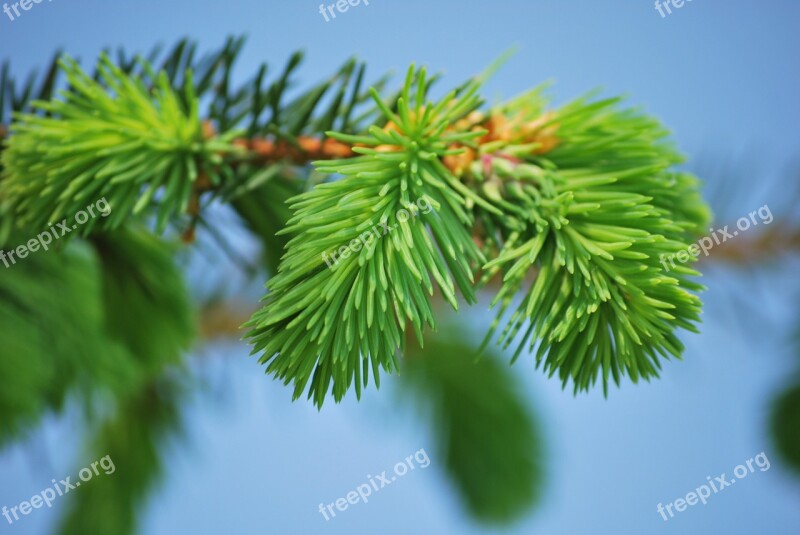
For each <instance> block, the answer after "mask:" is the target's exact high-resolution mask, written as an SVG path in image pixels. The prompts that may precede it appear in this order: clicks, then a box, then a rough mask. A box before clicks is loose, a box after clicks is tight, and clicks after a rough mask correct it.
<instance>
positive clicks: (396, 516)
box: [0, 0, 800, 535]
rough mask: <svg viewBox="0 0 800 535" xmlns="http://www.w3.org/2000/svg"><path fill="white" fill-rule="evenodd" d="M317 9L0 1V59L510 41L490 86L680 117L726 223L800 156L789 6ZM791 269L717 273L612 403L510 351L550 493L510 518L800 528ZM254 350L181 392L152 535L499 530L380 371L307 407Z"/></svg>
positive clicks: (205, 372) (5, 456) (310, 62)
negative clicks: (411, 461)
mask: <svg viewBox="0 0 800 535" xmlns="http://www.w3.org/2000/svg"><path fill="white" fill-rule="evenodd" d="M318 7H319V2H312V1H306V0H292V1H289V0H284V1H281V2H277V1H255V0H237V1H231V2H225V3H223V2H217V1H207V0H194V1H188V0H172V1H170V2H156V1H153V0H140V1H138V2H135V3H134V2H124V3H123V2H118V1H117V2H115V1H110V2H99V1H72V0H53V1H52V2H47V1H45V2H42V3H40V4H36V5H34V6H33V8H32V9H31V10H30V11H28V12H25V14H24V15H23V16H22V17H21V18H19V19H18V20H15V21H13V22H12V21H10V20H8V18H7V17H6V16H5V15H2V13H0V59H3V60H5V59H9V58H10V59H11V60H12V67H13V70H14V72H15V73H17V74H22V73H27V72H28V70H29V69H31V68H33V67H36V66H42V65H44V64H45V63H46V61H47V60H48V59H49V57H50V56H51V55H52V53H53V51H54V50H55V49H56V48H57V47H63V48H64V49H65V50H66V51H68V52H69V53H71V54H72V55H74V56H78V57H81V58H84V60H88V59H90V58H94V57H95V56H96V55H97V53H98V52H99V50H100V49H101V48H103V47H105V46H112V47H116V46H118V45H123V46H124V47H125V48H126V49H129V50H149V48H150V47H151V46H152V45H153V44H154V43H156V42H164V43H166V44H169V43H171V42H174V41H175V40H177V38H179V37H182V36H189V37H192V38H195V39H198V40H199V41H200V43H201V45H202V46H205V47H209V48H210V47H213V46H217V45H219V44H221V43H222V42H223V41H224V39H225V37H226V36H228V35H231V34H234V35H239V34H247V35H248V36H249V41H248V44H247V45H246V47H245V50H244V53H243V55H242V58H241V61H240V63H239V66H238V69H239V70H238V72H237V73H238V75H239V76H241V77H242V78H244V77H246V76H249V75H250V74H252V73H253V72H254V71H255V68H256V66H257V64H258V63H260V62H261V61H268V62H270V63H274V64H275V65H280V64H281V63H282V62H283V61H284V60H285V59H286V58H287V57H288V56H289V54H290V53H291V52H292V51H293V50H295V49H297V48H305V49H306V50H307V52H308V55H307V63H306V65H305V67H304V68H303V69H301V71H300V72H301V76H302V77H303V79H304V81H305V82H307V83H309V84H310V83H313V82H316V81H318V80H319V79H321V78H323V77H324V76H326V75H327V74H329V73H330V72H332V71H333V70H334V69H335V68H336V67H337V66H338V65H340V64H341V63H342V62H343V61H344V60H345V59H346V58H347V57H349V56H350V55H353V54H356V55H358V56H359V57H360V58H362V59H364V60H366V61H367V63H368V65H369V72H370V73H372V75H373V76H378V75H379V74H381V73H383V72H385V71H387V70H392V69H393V70H395V72H398V73H402V72H403V71H404V70H405V68H406V67H407V66H408V64H409V63H410V62H417V63H424V64H427V65H428V66H429V67H430V68H431V69H432V70H441V71H442V72H444V73H445V75H446V78H445V82H444V83H443V84H442V86H443V87H444V86H446V85H447V84H448V82H450V83H453V84H455V83H458V82H460V81H461V80H463V79H464V78H466V77H468V76H470V75H472V74H474V73H476V72H478V71H479V70H481V69H482V68H483V67H484V66H486V65H487V64H488V63H489V62H490V61H491V60H492V59H494V58H495V57H497V56H498V55H499V54H500V53H501V52H502V51H504V50H506V49H508V48H509V47H511V46H513V45H516V46H518V47H519V52H518V53H517V55H516V56H514V57H513V58H512V60H511V61H510V62H509V63H508V64H507V65H506V66H505V68H503V69H502V70H501V71H499V72H498V73H497V75H496V76H495V77H494V78H493V79H492V80H491V81H490V82H489V83H488V84H487V88H486V91H485V94H486V95H487V96H488V97H489V98H490V99H499V98H502V97H509V96H512V95H514V94H516V93H519V92H521V91H523V90H525V89H527V88H529V87H531V86H533V85H536V84H538V83H540V82H542V81H544V80H550V79H552V80H554V81H555V82H556V85H555V86H554V88H553V90H552V92H553V94H554V95H555V99H556V101H557V102H564V101H565V100H567V99H569V98H572V97H575V96H578V95H580V94H581V93H583V92H585V91H587V90H589V89H592V88H595V87H598V86H601V87H603V88H604V89H605V90H606V92H607V93H609V94H617V93H624V94H626V95H629V96H630V101H631V102H633V103H635V104H637V105H642V106H644V107H645V108H646V109H647V110H648V111H650V112H651V113H653V114H655V115H656V116H658V117H659V118H661V119H662V120H663V121H664V122H665V123H666V124H667V125H668V126H669V127H670V128H671V129H672V130H673V132H674V135H675V139H676V140H677V143H678V145H679V146H680V147H681V149H682V150H683V151H684V152H686V153H687V154H689V155H690V165H696V162H698V160H701V161H706V162H707V161H713V162H722V163H725V164H727V165H728V166H729V168H730V170H731V171H732V172H733V175H731V177H727V176H723V177H721V180H720V183H721V184H723V185H724V187H725V188H728V189H731V190H741V189H742V187H743V185H746V186H747V191H748V193H747V194H744V195H738V196H737V195H734V197H737V198H738V199H740V200H739V201H738V202H739V204H738V205H737V204H734V205H733V206H730V205H729V206H727V207H726V209H725V210H718V212H720V213H722V214H726V215H728V216H729V217H732V218H733V219H735V218H737V217H739V216H741V215H744V214H746V213H747V212H748V211H751V210H754V209H756V208H758V207H760V206H762V205H764V204H770V206H777V205H779V204H780V202H781V201H783V200H785V199H784V197H783V196H782V195H781V190H780V189H778V190H774V189H773V190H767V189H766V188H761V187H760V186H761V185H762V184H765V183H767V182H768V181H769V180H770V179H772V178H774V177H775V176H777V175H778V174H779V173H782V172H785V171H786V169H787V168H788V166H789V164H790V163H791V162H792V161H794V162H796V161H798V160H797V156H798V154H800V151H798V149H800V134H798V128H797V125H798V124H800V106H798V104H797V96H798V95H800V74H799V73H798V69H797V58H798V51H800V32H798V31H797V24H798V21H800V3H797V2H794V1H790V0H773V1H770V2H760V3H757V2H749V1H744V0H729V1H726V2H719V1H711V0H695V1H693V2H687V3H686V4H685V5H684V7H682V8H681V9H677V10H674V11H673V14H672V15H670V16H668V17H666V18H662V17H661V16H659V14H658V12H657V11H656V10H655V9H654V6H653V3H652V1H650V0H624V1H623V0H617V1H613V2H591V1H587V0H582V1H564V0H558V1H556V0H552V1H542V0H539V1H534V2H531V1H530V0H527V1H493V2H478V1H466V0H465V1H460V2H459V1H449V0H445V1H436V2H432V1H410V0H404V1H402V2H400V1H398V0H395V1H390V0H372V1H371V2H370V5H369V6H363V5H362V6H358V7H355V8H351V10H350V11H349V12H347V13H345V14H341V15H339V16H338V17H337V19H336V20H335V21H331V22H328V23H326V22H325V21H324V19H323V18H322V16H321V15H320V14H319V12H318ZM742 173H747V175H748V176H747V177H745V179H744V180H741V177H742ZM794 176H795V178H796V177H797V173H795V175H794ZM734 177H735V178H736V179H738V180H735V179H734ZM734 193H736V191H734ZM731 222H732V221H731V220H725V221H722V222H721V224H727V223H731ZM751 232H757V230H753V231H751ZM712 254H713V251H712ZM796 268H797V265H796V263H794V264H790V263H788V262H787V263H785V264H778V265H773V266H769V267H766V268H764V269H763V270H761V271H760V272H759V273H758V274H756V275H743V274H740V273H737V272H733V271H730V270H726V269H722V268H715V269H712V270H710V271H709V272H708V273H706V277H705V280H704V282H705V283H706V284H707V285H708V286H709V291H708V292H707V293H706V294H705V296H704V299H705V301H706V303H707V304H706V310H705V317H704V326H703V333H702V335H699V336H698V335H687V336H684V337H683V338H684V340H685V342H686V345H687V350H686V353H685V360H684V362H677V363H676V362H673V363H669V364H667V365H666V367H665V370H664V373H663V377H662V379H661V380H658V381H655V382H653V383H650V384H647V383H645V384H641V385H639V386H633V385H629V384H625V385H624V386H623V387H622V388H621V389H619V390H618V391H612V392H611V394H610V396H609V399H608V400H604V399H603V397H602V395H600V393H599V392H595V393H592V394H589V395H584V396H581V397H578V398H574V397H573V396H572V394H571V392H569V391H567V392H563V391H562V390H561V388H560V386H559V384H558V382H557V381H550V380H547V378H546V377H544V376H543V375H542V374H541V373H539V372H537V371H535V370H533V369H532V368H533V366H532V363H531V361H530V359H528V360H526V359H524V358H521V359H520V360H519V361H518V362H517V364H515V367H514V370H515V372H517V373H518V374H519V375H520V377H521V380H522V381H523V382H524V384H525V385H526V391H527V393H528V398H529V402H530V404H531V407H533V409H534V410H535V412H536V414H537V415H538V416H539V419H540V420H541V422H542V427H543V430H544V433H545V435H544V436H545V440H546V445H547V450H548V457H547V472H548V480H547V486H546V488H545V498H544V500H543V503H541V504H540V506H539V507H538V508H537V509H536V510H535V511H533V512H532V514H531V515H530V516H529V517H527V518H525V519H523V520H522V521H521V522H520V523H519V524H517V525H515V526H513V528H512V529H510V530H508V531H507V533H559V534H560V533H566V534H583V533H593V534H605V533H609V534H610V533H614V534H619V533H624V534H628V533H630V534H641V533H680V534H695V533H709V532H715V533H716V532H730V533H769V534H784V533H785V534H789V533H798V532H800V507H798V503H800V480H798V479H792V478H790V477H789V476H788V475H786V473H785V471H784V469H783V468H782V467H781V466H780V464H779V462H778V459H777V458H776V456H775V455H773V448H772V445H771V442H770V440H769V437H768V436H767V434H766V432H765V419H766V415H767V409H768V404H769V401H770V400H771V398H772V396H773V395H774V394H775V393H776V392H777V391H778V390H779V389H780V387H781V386H782V385H784V384H785V382H786V380H787V379H788V376H789V374H790V373H791V372H792V371H793V370H795V369H796V366H797V358H796V354H794V353H793V352H792V349H791V348H790V347H788V346H787V343H786V340H787V338H788V336H789V334H790V331H791V328H793V327H794V322H793V321H792V320H793V319H794V318H796V312H797V310H796V307H795V305H794V303H796V301H797V299H796V297H797V295H798V282H797V277H796V275H795V273H796ZM254 297H257V296H256V295H254ZM485 310H486V302H482V303H481V304H480V305H479V306H476V307H473V309H472V310H470V311H468V312H467V313H465V314H463V315H462V317H461V318H462V319H461V321H463V322H465V323H466V324H467V325H469V326H470V327H471V328H472V330H473V331H475V332H476V336H479V335H480V334H481V332H482V330H483V329H484V328H485V326H487V325H488V320H489V317H490V313H487V312H486V311H485ZM247 353H248V348H247V347H245V346H244V345H240V344H217V345H214V346H212V347H208V348H205V349H204V350H203V351H202V357H203V358H202V359H200V361H201V362H202V364H201V365H198V366H197V373H198V374H199V375H200V376H201V377H203V378H204V379H205V380H206V381H207V383H208V388H207V392H206V393H205V394H204V395H201V396H197V398H196V399H195V400H194V401H193V402H192V403H191V404H190V405H189V406H188V407H187V409H186V418H187V422H188V425H187V432H186V433H187V438H186V440H185V441H184V442H182V443H180V444H175V445H174V447H172V448H171V450H170V454H169V456H168V462H167V465H168V474H167V479H166V481H165V483H164V485H162V487H161V488H160V489H159V490H158V492H157V493H155V494H154V496H153V497H152V499H151V501H150V503H149V504H148V506H147V507H146V508H145V509H144V510H142V512H141V515H142V519H143V531H142V532H143V533H148V534H155V535H159V534H173V533H202V534H205V533H209V534H211V533H224V532H227V533H236V534H251V533H252V534H256V533H279V534H301V533H302V534H307V533H314V534H317V533H319V534H328V533H330V534H352V533H372V532H375V531H380V532H383V533H388V534H405V533H437V534H450V533H453V534H473V533H474V534H479V533H500V531H498V530H493V529H487V528H485V527H481V526H476V525H474V524H473V523H472V522H471V521H470V520H469V518H468V516H467V515H466V514H465V512H464V510H463V509H462V508H461V505H460V504H459V502H458V501H457V499H456V498H455V494H454V493H453V492H452V491H451V489H450V487H449V484H448V482H447V480H446V478H445V476H444V474H443V472H442V471H441V463H439V462H437V458H436V456H435V450H434V447H433V443H432V435H431V433H430V431H429V430H428V429H426V427H425V426H424V425H422V424H421V423H420V422H418V421H417V420H416V418H415V415H414V413H413V412H412V411H411V410H409V408H408V407H405V406H404V405H403V403H401V402H400V401H399V400H398V397H397V396H396V395H394V393H393V392H392V390H393V387H392V384H391V382H390V381H387V385H386V388H385V389H382V390H381V391H380V393H377V392H373V391H370V392H369V393H368V394H367V395H366V396H365V397H364V398H363V399H362V402H361V403H355V402H353V401H352V400H349V401H346V402H345V403H343V404H341V405H339V406H334V405H333V404H329V405H327V406H326V407H325V409H324V410H323V411H322V412H321V413H318V412H317V411H316V409H314V408H312V407H311V406H310V405H309V404H306V403H295V404H292V403H290V401H289V399H290V392H289V390H288V389H286V388H284V387H282V386H281V385H280V384H278V383H274V382H272V381H271V380H269V379H268V378H266V377H265V376H264V375H263V374H262V370H261V368H260V367H259V366H257V365H256V363H255V361H254V360H250V359H248V358H246V355H247ZM4 380H13V378H4ZM487 433H491V429H487ZM77 438H78V437H77V436H76V432H75V424H74V421H72V420H71V419H69V418H66V419H62V420H57V421H55V420H54V421H51V422H49V423H48V424H46V425H45V426H43V427H42V429H40V430H39V431H38V432H37V433H36V434H35V435H34V437H33V438H32V439H31V440H30V441H28V442H26V443H25V444H23V445H19V446H15V447H13V448H11V449H9V450H6V451H5V452H3V453H2V454H0V480H2V481H3V483H2V485H0V505H3V504H7V505H12V504H16V503H19V502H20V501H22V500H24V499H27V498H30V496H31V495H33V494H34V493H36V492H39V491H40V490H42V489H43V488H44V487H45V486H48V485H49V482H50V480H51V479H52V478H55V477H58V478H61V477H64V476H66V475H68V474H71V473H74V472H75V471H77V469H78V468H80V467H81V466H84V465H85V464H86V463H88V462H91V461H93V460H94V459H86V460H85V462H84V460H83V459H82V458H81V456H80V455H79V451H80V450H79V448H80V443H79V442H77ZM420 448H425V449H426V451H427V452H428V453H429V454H430V457H431V465H430V466H429V467H428V468H426V469H424V470H417V471H415V472H412V473H409V474H408V475H407V476H405V477H404V478H402V479H401V480H400V481H398V482H397V483H396V484H395V485H392V486H391V487H388V488H386V489H384V490H382V491H381V492H379V493H377V494H375V495H374V496H373V498H372V499H371V500H370V502H369V503H368V504H366V505H365V504H359V505H355V506H351V508H350V509H348V510H347V511H346V512H344V513H340V514H339V516H337V518H335V519H334V520H332V521H330V522H327V523H326V522H325V521H324V519H323V518H322V516H321V515H320V514H319V513H318V512H317V507H318V504H319V503H320V502H326V503H329V502H332V501H334V500H335V499H336V498H338V497H342V496H344V495H345V494H346V493H347V492H348V491H349V490H352V489H354V488H355V487H356V486H357V485H359V484H361V483H363V482H364V481H365V479H366V476H367V475H368V474H373V475H374V474H375V473H380V472H381V471H382V470H385V469H389V468H390V467H391V466H392V465H394V463H396V462H397V461H400V460H402V459H403V458H405V457H406V456H408V455H410V454H412V453H413V452H414V451H417V450H418V449H420ZM762 451H764V452H765V453H766V455H767V456H768V457H769V459H770V460H771V461H772V468H771V469H770V470H768V471H766V472H758V471H757V472H756V473H755V474H751V475H750V476H748V477H747V478H746V479H745V480H742V481H740V482H739V483H738V484H737V485H735V486H734V487H731V488H728V489H726V490H725V491H724V492H722V493H721V494H718V495H715V496H712V497H711V498H710V500H709V502H708V504H707V505H705V506H702V505H697V506H694V507H692V508H690V509H689V510H688V511H686V512H684V513H682V514H680V515H679V516H678V517H677V518H675V519H673V520H670V521H669V522H666V523H665V522H663V521H662V520H661V517H660V516H659V515H658V514H657V513H656V504H657V503H659V502H665V503H666V502H670V501H672V500H674V499H676V498H678V497H681V496H684V495H685V494H686V493H687V492H689V491H691V490H693V489H695V488H696V487H697V486H699V485H701V484H703V483H704V482H705V481H706V476H709V475H710V476H712V477H713V476H715V475H718V474H721V473H723V472H726V473H728V474H730V473H731V472H732V469H733V467H734V466H736V465H737V464H740V463H742V462H744V461H745V460H747V459H749V458H751V457H753V456H755V455H756V454H757V453H759V452H762ZM107 477H113V476H107ZM66 499H68V497H65V498H63V500H66ZM57 509H59V507H58V505H56V507H54V511H48V510H39V511H35V512H34V514H32V515H30V516H29V517H25V519H24V520H23V521H21V522H19V523H18V524H15V525H13V526H8V525H5V523H4V522H2V521H0V533H19V534H35V533H44V532H46V531H47V529H48V527H49V526H52V525H53V523H54V522H55V521H56V519H57V516H58V511H57ZM0 520H2V519H0ZM503 533H505V532H503Z"/></svg>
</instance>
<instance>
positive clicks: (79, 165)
mask: <svg viewBox="0 0 800 535" xmlns="http://www.w3.org/2000/svg"><path fill="white" fill-rule="evenodd" d="M60 66H61V69H62V70H63V71H64V73H65V75H66V79H67V81H68V82H69V85H70V89H69V90H67V91H62V92H61V96H62V99H61V100H52V101H46V102H45V101H41V102H34V103H33V104H32V107H33V109H34V111H33V112H31V113H24V114H18V115H16V120H15V122H14V123H13V126H12V136H11V137H10V139H9V141H8V148H7V149H6V150H5V151H3V155H2V158H3V167H4V168H5V170H4V178H3V180H2V181H0V199H1V200H2V210H3V212H4V213H6V214H8V216H9V217H14V218H15V219H16V221H17V223H18V225H20V226H28V227H30V228H34V229H44V228H47V226H48V225H49V224H52V223H54V222H56V221H59V220H61V219H62V218H68V217H72V216H74V215H75V214H76V213H77V212H79V211H81V210H82V209H84V208H85V207H86V206H87V205H88V204H91V203H93V202H94V201H95V200H97V199H100V198H105V199H106V200H107V202H108V203H109V205H110V206H111V208H112V213H111V214H110V216H109V217H106V218H94V219H90V220H89V221H88V222H87V223H86V224H85V225H83V226H82V227H81V228H80V232H81V233H82V234H84V235H86V234H88V233H90V232H91V231H92V230H93V229H94V228H98V229H100V230H110V229H114V228H117V227H119V226H120V225H122V224H123V223H124V222H125V221H127V220H128V219H129V218H130V216H132V215H137V214H141V213H144V212H145V210H146V209H153V210H154V212H155V217H156V228H157V229H158V230H159V231H163V230H164V228H165V227H166V224H167V223H168V221H169V219H170V218H171V217H175V216H177V215H180V214H183V213H185V212H186V210H187V208H188V207H189V203H190V200H191V198H192V195H193V188H194V187H195V185H196V184H197V182H198V181H208V182H210V183H211V184H219V183H220V182H221V181H222V179H223V178H222V174H221V173H220V167H221V165H222V164H223V158H222V154H224V153H226V152H232V151H234V150H236V149H235V147H233V146H232V145H231V143H230V140H229V139H225V138H224V137H219V138H215V139H205V138H204V132H203V128H202V124H201V121H200V118H199V113H198V106H199V103H198V101H197V98H196V96H195V94H194V84H193V82H192V79H191V75H190V74H189V75H187V79H186V83H185V87H184V93H183V95H182V96H181V97H179V96H178V94H177V93H176V91H174V90H173V88H172V87H171V86H170V85H169V82H168V79H167V75H166V73H165V72H163V71H162V72H161V74H160V75H158V76H157V78H156V79H157V84H156V85H155V87H153V89H152V91H151V90H150V88H148V87H147V86H145V84H144V83H142V81H141V80H140V79H138V78H133V77H131V76H129V75H127V74H125V73H124V72H123V71H122V70H121V69H120V68H119V67H117V66H115V65H114V64H113V63H112V62H111V60H110V59H109V58H108V57H107V56H105V55H104V56H103V57H101V59H100V61H99V64H98V71H99V79H100V81H96V80H94V79H92V78H91V77H90V76H89V75H88V74H86V73H85V72H84V71H83V70H82V69H81V68H80V67H79V66H78V64H77V63H76V62H75V61H73V60H71V59H70V58H68V57H65V58H62V60H61V61H60ZM182 100H185V102H186V106H184V105H183V103H182ZM37 111H43V112H46V113H47V115H39V114H37V113H36V112H37Z"/></svg>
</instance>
